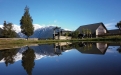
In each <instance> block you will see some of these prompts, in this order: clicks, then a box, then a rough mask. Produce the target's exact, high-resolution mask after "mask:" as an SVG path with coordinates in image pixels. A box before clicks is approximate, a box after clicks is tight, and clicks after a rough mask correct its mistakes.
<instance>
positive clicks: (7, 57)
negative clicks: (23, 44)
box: [0, 49, 18, 66]
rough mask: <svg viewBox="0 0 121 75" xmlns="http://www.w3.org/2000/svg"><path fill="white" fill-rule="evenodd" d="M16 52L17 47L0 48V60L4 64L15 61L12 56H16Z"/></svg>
mask: <svg viewBox="0 0 121 75" xmlns="http://www.w3.org/2000/svg"><path fill="white" fill-rule="evenodd" d="M17 52H18V49H7V50H1V51H0V60H2V59H3V60H4V62H5V65H6V66H8V65H10V64H13V63H14V61H15V59H14V57H15V56H16V54H17Z"/></svg>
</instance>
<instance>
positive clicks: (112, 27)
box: [105, 22, 116, 30]
mask: <svg viewBox="0 0 121 75" xmlns="http://www.w3.org/2000/svg"><path fill="white" fill-rule="evenodd" d="M115 24H116V23H113V22H112V23H106V24H105V26H106V28H107V29H108V30H110V29H116V27H115Z"/></svg>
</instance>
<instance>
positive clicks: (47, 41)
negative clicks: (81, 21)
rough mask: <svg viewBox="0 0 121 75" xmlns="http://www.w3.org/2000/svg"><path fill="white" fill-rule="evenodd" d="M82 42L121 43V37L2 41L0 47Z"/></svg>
mask: <svg viewBox="0 0 121 75" xmlns="http://www.w3.org/2000/svg"><path fill="white" fill-rule="evenodd" d="M80 41H95V42H97V41H103V42H104V41H106V42H107V41H112V42H116V41H117V42H118V41H121V36H107V37H101V38H84V39H71V40H22V39H21V40H6V39H5V40H3V39H2V40H0V45H28V44H46V43H55V42H80Z"/></svg>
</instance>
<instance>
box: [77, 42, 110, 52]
mask: <svg viewBox="0 0 121 75" xmlns="http://www.w3.org/2000/svg"><path fill="white" fill-rule="evenodd" d="M78 45H79V47H76V49H77V50H78V51H80V52H81V53H86V54H105V52H106V50H107V48H108V45H107V43H92V42H88V43H84V42H81V43H79V44H78Z"/></svg>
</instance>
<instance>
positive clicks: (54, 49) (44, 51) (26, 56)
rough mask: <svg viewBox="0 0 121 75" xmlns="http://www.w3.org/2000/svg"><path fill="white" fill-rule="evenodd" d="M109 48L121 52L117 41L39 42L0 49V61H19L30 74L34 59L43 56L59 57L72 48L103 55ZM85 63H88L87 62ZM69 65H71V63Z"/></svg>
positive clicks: (84, 52)
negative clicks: (34, 44) (33, 44)
mask: <svg viewBox="0 0 121 75" xmlns="http://www.w3.org/2000/svg"><path fill="white" fill-rule="evenodd" d="M114 46H116V47H115V49H114ZM110 47H112V48H110ZM111 49H112V51H117V52H119V53H121V45H120V44H119V43H116V44H114V43H102V42H100V43H94V42H88V43H87V42H78V43H76V42H73V43H70V42H62V43H54V44H43V45H42V44H40V45H37V46H25V47H21V48H15V49H7V50H0V63H5V65H6V66H7V67H8V66H9V65H11V64H13V63H15V62H17V61H20V62H21V64H22V66H23V67H22V69H23V68H24V70H25V71H26V73H27V74H28V75H32V73H33V69H34V68H35V63H36V62H35V60H40V59H42V58H44V57H53V56H57V57H61V56H63V54H64V53H65V52H68V51H72V50H76V51H77V52H78V54H79V55H81V56H82V55H86V54H87V55H88V54H90V55H95V54H96V55H97V54H98V55H100V56H104V55H105V54H106V51H107V50H111ZM71 56H73V57H74V56H76V55H73V53H72V54H71V55H70V56H69V57H70V58H73V57H71ZM80 58H81V57H80ZM80 58H75V59H80ZM84 58H85V57H82V58H81V59H83V61H81V62H82V63H83V62H84V61H85V59H84ZM93 58H94V57H93ZM95 58H98V57H97V56H96V57H95ZM99 58H100V57H99ZM108 58H109V57H108ZM64 59H66V57H64V58H63V61H67V60H64ZM75 59H72V60H75ZM103 59H105V58H103ZM103 59H100V60H99V61H100V62H101V60H103ZM94 60H95V59H94ZM106 60H107V59H105V61H106ZM86 61H89V60H88V59H87V60H86ZM50 62H51V61H50ZM50 62H48V63H50ZM71 62H73V61H71ZM71 62H70V64H71ZM48 63H47V64H48ZM62 63H63V62H62ZM73 63H74V62H73ZM85 63H87V62H85ZM55 64H57V63H55ZM60 64H61V63H60ZM68 64H69V63H68ZM76 64H79V63H78V61H76ZM63 65H64V64H63ZM63 65H61V66H63ZM87 65H89V64H87ZM58 66H59V65H58ZM65 66H66V65H65ZM71 66H73V65H72V64H71ZM73 67H74V66H73ZM77 67H78V66H77ZM43 68H44V67H43ZM51 68H53V67H51ZM79 68H80V67H79ZM46 69H47V67H46ZM61 70H62V69H61ZM51 71H52V70H51ZM70 72H71V71H70ZM35 75H36V74H35Z"/></svg>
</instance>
